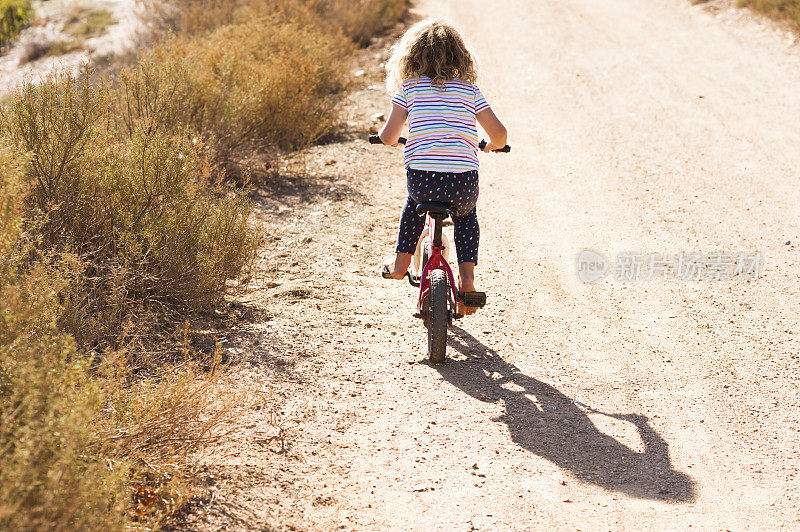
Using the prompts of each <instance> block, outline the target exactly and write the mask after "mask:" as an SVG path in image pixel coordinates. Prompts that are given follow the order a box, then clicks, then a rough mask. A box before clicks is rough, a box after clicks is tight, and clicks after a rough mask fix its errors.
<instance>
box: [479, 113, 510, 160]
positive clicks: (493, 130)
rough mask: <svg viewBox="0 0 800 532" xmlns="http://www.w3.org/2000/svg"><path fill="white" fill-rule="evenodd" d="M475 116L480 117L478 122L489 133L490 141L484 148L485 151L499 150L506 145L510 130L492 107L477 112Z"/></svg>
mask: <svg viewBox="0 0 800 532" xmlns="http://www.w3.org/2000/svg"><path fill="white" fill-rule="evenodd" d="M475 118H477V119H478V123H479V124H480V125H481V127H482V128H483V130H484V131H486V134H487V135H489V142H487V143H486V147H485V148H483V151H485V152H490V151H492V150H499V149H500V148H502V147H503V146H505V145H506V141H507V140H508V132H507V131H506V127H505V126H504V125H503V123H502V122H500V119H498V118H497V116H495V114H494V112H493V111H492V109H491V107H487V108H486V109H484V110H483V111H481V112H480V113H478V114H476V115H475Z"/></svg>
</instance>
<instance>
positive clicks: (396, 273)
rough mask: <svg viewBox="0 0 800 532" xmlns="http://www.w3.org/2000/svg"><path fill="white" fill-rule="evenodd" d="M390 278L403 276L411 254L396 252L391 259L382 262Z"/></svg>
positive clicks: (399, 278)
mask: <svg viewBox="0 0 800 532" xmlns="http://www.w3.org/2000/svg"><path fill="white" fill-rule="evenodd" d="M383 265H384V266H385V267H386V269H387V270H389V275H390V276H391V278H392V279H397V280H401V279H403V277H405V275H406V272H407V271H408V267H409V265H411V254H409V253H398V254H397V256H396V257H395V258H393V259H388V260H387V261H386V262H384V263H383Z"/></svg>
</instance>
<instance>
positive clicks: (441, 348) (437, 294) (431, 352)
mask: <svg viewBox="0 0 800 532" xmlns="http://www.w3.org/2000/svg"><path fill="white" fill-rule="evenodd" d="M447 289H448V288H447V275H446V274H445V273H444V270H433V271H432V272H431V284H430V292H429V296H430V297H429V298H428V301H429V305H430V309H429V310H430V312H429V316H430V321H429V322H428V356H429V357H430V360H431V362H434V363H437V364H438V363H440V362H444V355H445V351H446V350H447V322H448V321H449V320H448V312H447Z"/></svg>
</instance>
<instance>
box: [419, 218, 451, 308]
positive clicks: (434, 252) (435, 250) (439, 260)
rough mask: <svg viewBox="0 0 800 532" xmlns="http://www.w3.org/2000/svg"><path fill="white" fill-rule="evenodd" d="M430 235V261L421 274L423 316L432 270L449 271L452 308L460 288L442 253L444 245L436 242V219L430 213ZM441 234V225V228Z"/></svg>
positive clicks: (420, 301) (420, 306)
mask: <svg viewBox="0 0 800 532" xmlns="http://www.w3.org/2000/svg"><path fill="white" fill-rule="evenodd" d="M427 222H428V235H427V236H426V238H427V239H428V242H429V243H430V249H431V256H430V257H428V261H427V262H426V263H425V266H423V268H422V273H420V275H419V299H418V300H417V313H418V315H419V316H423V315H424V312H423V310H424V309H423V308H422V302H423V300H424V299H425V297H426V296H427V295H428V292H429V290H430V286H431V279H430V276H431V271H433V270H437V269H439V270H444V271H445V272H446V273H447V278H448V280H449V281H450V293H449V294H448V297H449V299H450V308H451V309H455V308H456V300H457V299H458V289H457V288H456V283H455V279H454V278H453V270H452V269H450V265H449V264H448V263H447V261H446V260H445V258H444V255H442V245H441V243H440V244H439V245H438V246H437V245H436V243H435V240H436V239H435V238H434V236H435V235H436V220H434V219H433V217H431V216H430V215H428V219H427ZM439 231H440V233H439V234H441V227H440V228H439Z"/></svg>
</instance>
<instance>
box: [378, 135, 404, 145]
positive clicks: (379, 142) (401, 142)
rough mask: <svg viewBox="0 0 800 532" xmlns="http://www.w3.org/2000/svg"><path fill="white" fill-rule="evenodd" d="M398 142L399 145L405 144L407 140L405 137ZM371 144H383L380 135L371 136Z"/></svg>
mask: <svg viewBox="0 0 800 532" xmlns="http://www.w3.org/2000/svg"><path fill="white" fill-rule="evenodd" d="M397 142H398V143H399V144H405V143H406V138H405V137H400V138H399V139H397ZM369 143H370V144H383V141H382V140H381V138H380V137H379V136H378V135H370V136H369Z"/></svg>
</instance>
